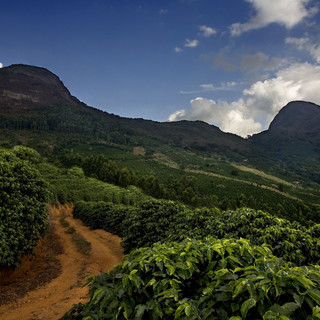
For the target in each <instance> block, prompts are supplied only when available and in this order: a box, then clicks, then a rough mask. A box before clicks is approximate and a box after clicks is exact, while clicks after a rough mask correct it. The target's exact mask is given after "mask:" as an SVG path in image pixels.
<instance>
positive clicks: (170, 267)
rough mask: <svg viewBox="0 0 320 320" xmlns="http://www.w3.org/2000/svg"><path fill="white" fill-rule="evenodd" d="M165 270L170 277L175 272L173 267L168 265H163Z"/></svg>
mask: <svg viewBox="0 0 320 320" xmlns="http://www.w3.org/2000/svg"><path fill="white" fill-rule="evenodd" d="M165 266H166V268H167V269H169V272H168V275H169V276H171V275H173V274H174V272H175V271H176V269H175V267H174V266H172V265H170V264H166V265H165Z"/></svg>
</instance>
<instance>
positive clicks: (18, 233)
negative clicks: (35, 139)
mask: <svg viewBox="0 0 320 320" xmlns="http://www.w3.org/2000/svg"><path fill="white" fill-rule="evenodd" d="M31 150H32V149H31ZM47 196H48V191H47V186H46V184H45V182H44V181H43V180H42V179H41V178H40V174H39V172H38V171H37V170H36V169H35V168H34V167H33V166H32V165H31V162H30V161H22V160H20V159H19V158H17V157H16V156H15V155H14V154H13V153H12V152H9V151H3V150H0V267H10V268H14V267H16V266H17V265H18V264H19V263H20V260H21V255H22V254H30V253H31V252H32V249H33V248H34V246H35V245H36V244H37V242H38V240H39V239H40V238H41V236H42V235H43V234H44V232H45V230H46V227H47V211H46V209H45V202H46V200H47Z"/></svg>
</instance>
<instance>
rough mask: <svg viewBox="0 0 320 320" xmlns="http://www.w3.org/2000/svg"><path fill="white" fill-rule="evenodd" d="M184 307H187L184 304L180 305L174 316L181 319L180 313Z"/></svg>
mask: <svg viewBox="0 0 320 320" xmlns="http://www.w3.org/2000/svg"><path fill="white" fill-rule="evenodd" d="M184 308H185V306H184V304H182V305H180V306H179V307H178V308H177V310H176V312H175V313H174V318H175V319H179V317H180V314H181V312H182V310H183V309H184Z"/></svg>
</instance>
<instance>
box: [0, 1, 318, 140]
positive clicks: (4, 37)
mask: <svg viewBox="0 0 320 320" xmlns="http://www.w3.org/2000/svg"><path fill="white" fill-rule="evenodd" d="M0 10H1V19H0V39H1V40H0V68H1V67H6V66H9V65H11V64H17V63H22V64H28V65H34V66H39V67H44V68H47V69H49V70H50V71H52V72H53V73H55V74H56V75H57V76H59V78H60V79H61V80H62V82H63V83H64V84H65V86H66V87H67V88H68V89H69V91H70V92H71V94H72V95H73V96H76V97H77V98H78V99H80V100H81V101H83V102H84V103H86V104H87V105H89V106H93V107H95V108H98V109H101V110H103V111H107V112H109V113H114V114H117V115H120V116H123V117H129V118H144V119H151V120H155V121H179V120H202V121H205V122H208V123H210V124H213V125H216V126H218V127H219V128H220V129H221V130H222V131H225V132H231V133H235V134H237V135H240V136H243V137H246V136H247V135H252V134H254V133H258V132H261V131H263V130H266V129H267V128H268V126H269V124H270V122H271V121H272V119H273V118H274V116H275V115H276V114H277V113H278V111H279V110H280V109H281V108H282V107H284V106H285V105H286V104H287V103H289V102H290V101H293V100H305V101H310V102H313V103H316V104H320V1H319V0H157V1H156V0H141V1H139V0H90V1H88V0H87V1H85V0H67V1H66V0H63V1H62V0H55V1H48V0H41V1H40V0H39V1H38V0H29V1H25V0H10V1H2V2H1V7H0Z"/></svg>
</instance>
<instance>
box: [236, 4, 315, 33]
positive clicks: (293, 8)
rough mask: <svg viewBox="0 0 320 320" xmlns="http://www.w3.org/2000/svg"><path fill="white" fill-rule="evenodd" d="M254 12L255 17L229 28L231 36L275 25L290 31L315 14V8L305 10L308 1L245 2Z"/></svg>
mask: <svg viewBox="0 0 320 320" xmlns="http://www.w3.org/2000/svg"><path fill="white" fill-rule="evenodd" d="M246 1H247V2H249V3H250V4H251V5H252V6H253V7H254V9H255V10H256V15H254V16H253V17H251V19H249V21H247V22H245V23H234V24H232V25H231V27H230V33H231V35H232V36H239V35H241V34H242V33H244V32H247V31H250V30H255V29H260V28H263V27H266V26H267V25H269V24H271V23H277V24H279V25H282V26H284V27H286V28H287V29H291V28H292V27H294V26H295V25H297V24H298V23H300V22H301V21H302V20H303V19H305V18H306V17H309V16H312V15H314V14H315V13H316V12H317V8H316V7H312V8H307V4H308V3H309V2H310V0H246Z"/></svg>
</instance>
